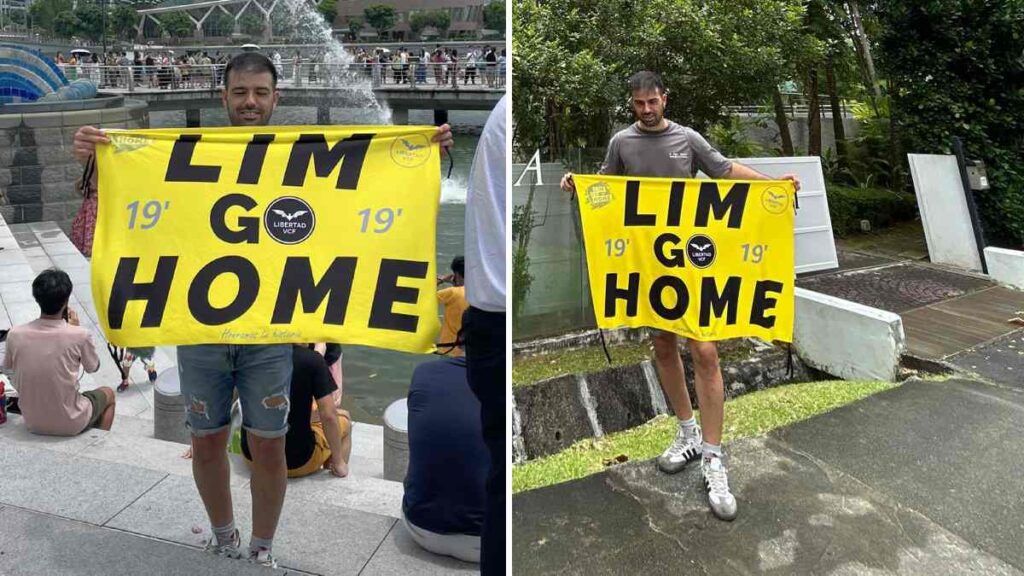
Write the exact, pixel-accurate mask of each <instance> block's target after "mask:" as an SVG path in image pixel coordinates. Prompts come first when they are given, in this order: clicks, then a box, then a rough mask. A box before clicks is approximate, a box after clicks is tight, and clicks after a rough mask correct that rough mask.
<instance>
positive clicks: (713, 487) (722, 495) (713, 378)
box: [690, 340, 737, 520]
mask: <svg viewBox="0 0 1024 576" xmlns="http://www.w3.org/2000/svg"><path fill="white" fill-rule="evenodd" d="M690 355H691V356H692V357H693V373H694V380H695V382H694V386H695V388H696V389H697V402H698V405H699V406H700V421H701V425H702V427H703V429H704V443H703V447H702V450H701V451H702V453H703V457H702V458H701V465H700V470H701V476H703V477H704V487H705V488H706V489H707V492H708V504H709V505H710V506H711V511H712V512H713V513H714V514H715V516H717V517H718V518H720V519H722V520H732V519H734V518H736V510H737V506H736V497H735V496H733V494H732V492H731V491H730V490H729V476H728V471H727V470H726V467H725V462H724V461H723V459H722V420H723V418H724V411H725V387H724V385H723V383H722V370H721V368H720V367H719V365H718V345H716V344H715V343H714V342H696V341H693V340H691V341H690Z"/></svg>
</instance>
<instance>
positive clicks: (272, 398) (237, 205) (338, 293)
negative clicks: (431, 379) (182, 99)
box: [74, 53, 452, 566]
mask: <svg viewBox="0 0 1024 576" xmlns="http://www.w3.org/2000/svg"><path fill="white" fill-rule="evenodd" d="M224 84H225V85H224V90H223V94H222V100H223V103H224V107H225V110H226V111H227V115H228V118H229V119H230V122H231V124H232V126H233V127H232V128H226V129H207V130H187V131H181V130H147V131H138V132H123V131H119V132H113V131H111V132H110V133H107V132H105V131H102V130H98V129H96V128H94V127H83V128H82V129H81V130H79V132H78V133H77V134H76V135H75V142H74V150H75V155H76V157H77V158H79V160H80V161H82V162H83V163H85V162H86V161H88V159H90V158H91V157H93V156H95V157H96V158H97V167H98V172H99V185H98V190H99V191H101V192H102V193H103V198H102V202H101V203H100V208H99V214H98V217H97V229H96V237H95V245H94V247H93V263H92V266H93V281H92V283H93V293H94V294H95V300H96V303H97V314H98V316H99V319H100V324H101V325H102V327H103V330H104V332H105V333H106V334H107V336H108V338H109V339H110V341H111V342H113V343H115V344H117V345H121V346H152V345H155V344H178V345H180V346H179V348H178V370H179V376H180V382H181V393H182V395H183V396H184V397H185V398H186V404H187V421H188V425H189V428H190V430H191V433H192V446H193V459H192V471H193V476H194V477H195V482H196V487H197V489H198V491H199V494H200V497H201V498H202V500H203V504H204V505H205V507H206V512H207V515H208V516H209V518H210V523H211V525H212V529H213V534H214V536H213V538H212V539H211V540H210V542H209V543H208V546H207V550H208V551H210V552H212V553H215V554H219V555H223V556H227V557H232V558H239V557H241V556H242V555H243V552H242V551H241V549H240V547H241V539H240V536H239V533H238V530H237V529H236V528H235V521H234V513H233V509H232V503H231V490H230V486H229V473H230V468H229V464H228V459H227V452H226V446H227V440H228V435H229V434H230V419H231V418H230V408H231V398H232V393H233V391H234V390H235V389H236V388H237V391H238V395H239V399H240V401H241V404H242V411H243V423H242V424H243V428H244V429H245V430H246V433H247V435H248V441H249V446H250V452H251V454H252V456H253V467H252V481H251V491H252V501H253V512H252V538H251V540H250V545H249V551H248V558H249V559H250V560H251V561H253V562H256V563H258V564H262V565H265V566H276V561H275V560H274V557H273V554H272V544H273V538H274V533H275V531H276V529H277V523H278V519H279V516H280V513H281V508H282V506H283V503H284V495H285V489H286V481H287V478H286V472H287V469H286V461H285V452H284V437H285V434H286V432H287V429H288V426H287V418H288V412H289V406H288V404H289V400H288V397H289V390H288V387H289V382H290V379H291V376H292V360H291V358H292V353H291V348H292V346H291V345H292V343H305V342H314V341H320V342H322V341H332V342H341V343H344V342H353V343H359V344H368V345H373V346H379V347H387V348H394V349H399V350H406V351H416V352H427V351H430V350H431V349H432V348H433V342H434V339H435V337H436V333H437V328H438V327H437V317H436V311H437V309H436V304H435V302H434V292H433V288H434V286H433V285H434V278H435V272H434V257H435V255H434V242H433V239H434V220H435V216H436V210H437V204H438V199H439V194H440V169H439V150H438V146H436V145H435V144H438V143H439V144H440V146H442V147H448V146H450V145H451V144H452V137H451V130H450V129H449V127H448V126H447V125H444V126H441V127H440V128H437V129H434V128H410V127H358V128H353V129H349V130H344V129H340V128H336V127H325V128H319V127H311V126H306V127H301V128H300V127H295V128H260V129H252V128H251V127H261V126H267V125H268V124H269V123H270V118H271V115H272V114H273V112H274V108H275V107H276V105H277V102H278V97H279V95H278V91H277V71H276V69H275V68H274V66H273V64H272V63H271V62H270V60H269V59H267V58H266V57H265V56H263V55H261V54H258V53H243V54H241V55H239V56H236V57H235V58H234V59H232V60H231V62H230V63H229V64H228V66H227V68H226V69H225V72H224ZM242 127H248V128H242ZM98 145H99V146H98ZM403 214H404V215H403ZM405 222H409V224H408V225H406V224H405ZM425 235H429V240H427V238H426V237H425ZM299 302H301V310H298V309H297V308H299Z"/></svg>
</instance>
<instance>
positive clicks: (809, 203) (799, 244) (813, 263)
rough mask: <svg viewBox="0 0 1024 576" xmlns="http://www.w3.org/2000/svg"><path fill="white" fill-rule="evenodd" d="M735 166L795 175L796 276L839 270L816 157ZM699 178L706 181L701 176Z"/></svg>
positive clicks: (752, 161) (748, 160) (754, 160)
mask: <svg viewBox="0 0 1024 576" xmlns="http://www.w3.org/2000/svg"><path fill="white" fill-rule="evenodd" d="M737 161H738V162H740V163H741V164H743V165H744V166H749V167H751V168H753V169H754V170H757V171H758V172H761V173H762V174H765V175H767V176H772V177H776V178H777V177H780V176H782V175H783V174H796V175H797V177H798V178H800V191H799V192H798V193H797V200H799V205H800V209H799V210H797V211H796V227H795V230H794V232H795V235H796V239H795V250H796V273H797V274H800V273H802V272H816V271H818V270H832V269H835V268H838V267H839V259H838V257H837V256H836V241H835V237H833V236H832V219H831V218H830V217H829V213H828V198H827V196H826V193H825V176H824V174H823V173H822V171H821V158H819V157H817V156H795V157H773V158H739V159H737ZM700 176H701V177H706V176H705V175H704V174H703V173H702V174H700Z"/></svg>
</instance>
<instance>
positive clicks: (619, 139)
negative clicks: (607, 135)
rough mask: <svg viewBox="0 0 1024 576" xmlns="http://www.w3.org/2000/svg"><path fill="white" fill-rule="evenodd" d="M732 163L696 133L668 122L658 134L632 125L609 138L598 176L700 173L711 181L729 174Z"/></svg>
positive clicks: (692, 175) (689, 176)
mask: <svg viewBox="0 0 1024 576" xmlns="http://www.w3.org/2000/svg"><path fill="white" fill-rule="evenodd" d="M731 168H732V162H730V161H729V160H727V159H726V158H725V157H724V156H722V153H721V152H719V151H718V150H715V148H714V147H713V146H711V144H709V143H708V141H707V140H705V139H704V137H703V136H701V135H700V134H698V133H697V131H696V130H693V129H691V128H687V127H685V126H680V125H679V124H676V123H675V122H673V121H671V120H669V121H668V128H666V129H665V130H663V131H661V132H645V131H643V130H641V129H640V128H638V127H637V125H636V123H635V122H634V123H633V124H632V125H631V126H630V127H629V128H626V129H625V130H621V131H619V132H618V133H616V134H615V135H614V136H612V139H611V142H609V143H608V153H607V155H606V156H605V158H604V164H602V165H601V170H600V173H601V174H608V175H610V176H646V177H652V178H655V177H660V178H693V177H694V176H695V175H696V174H697V170H698V169H700V170H703V171H704V173H705V174H707V175H708V176H711V177H712V178H721V177H722V176H724V175H726V174H728V173H729V170H730V169H731Z"/></svg>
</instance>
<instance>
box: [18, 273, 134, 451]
mask: <svg viewBox="0 0 1024 576" xmlns="http://www.w3.org/2000/svg"><path fill="white" fill-rule="evenodd" d="M72 288H73V284H72V283H71V278H70V277H69V276H68V274H67V273H66V272H64V271H63V270H57V269H50V270H46V271H44V272H42V273H41V274H39V276H37V277H36V279H35V280H34V281H33V282H32V296H33V297H35V299H36V302H37V303H38V304H39V309H40V312H41V313H40V315H39V318H37V319H35V320H33V321H31V322H29V323H28V324H21V325H19V326H15V327H14V328H12V329H11V331H10V332H9V333H8V334H7V354H6V356H5V357H4V370H5V371H6V372H7V373H8V374H11V373H13V377H12V381H11V383H12V384H13V385H14V388H15V389H16V390H17V391H18V407H19V409H20V410H21V415H22V417H23V418H24V420H25V426H26V427H27V428H28V429H29V431H30V432H33V433H35V434H49V435H54V436H74V435H76V434H79V433H81V432H83V431H85V430H87V429H89V428H92V427H96V428H100V429H101V430H110V426H111V425H112V424H113V422H114V405H115V394H114V390H113V389H111V388H110V387H108V386H101V387H99V388H97V389H95V390H87V391H86V392H84V393H83V392H79V378H80V376H79V370H80V369H83V368H84V369H85V371H86V372H88V373H90V374H92V373H95V372H96V371H97V370H99V369H100V357H99V355H98V354H97V352H96V347H95V345H94V344H93V341H92V335H91V334H90V332H89V330H87V329H85V328H82V327H80V326H79V321H78V314H77V313H75V311H74V310H70V309H69V308H68V300H69V299H70V298H71V290H72Z"/></svg>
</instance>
